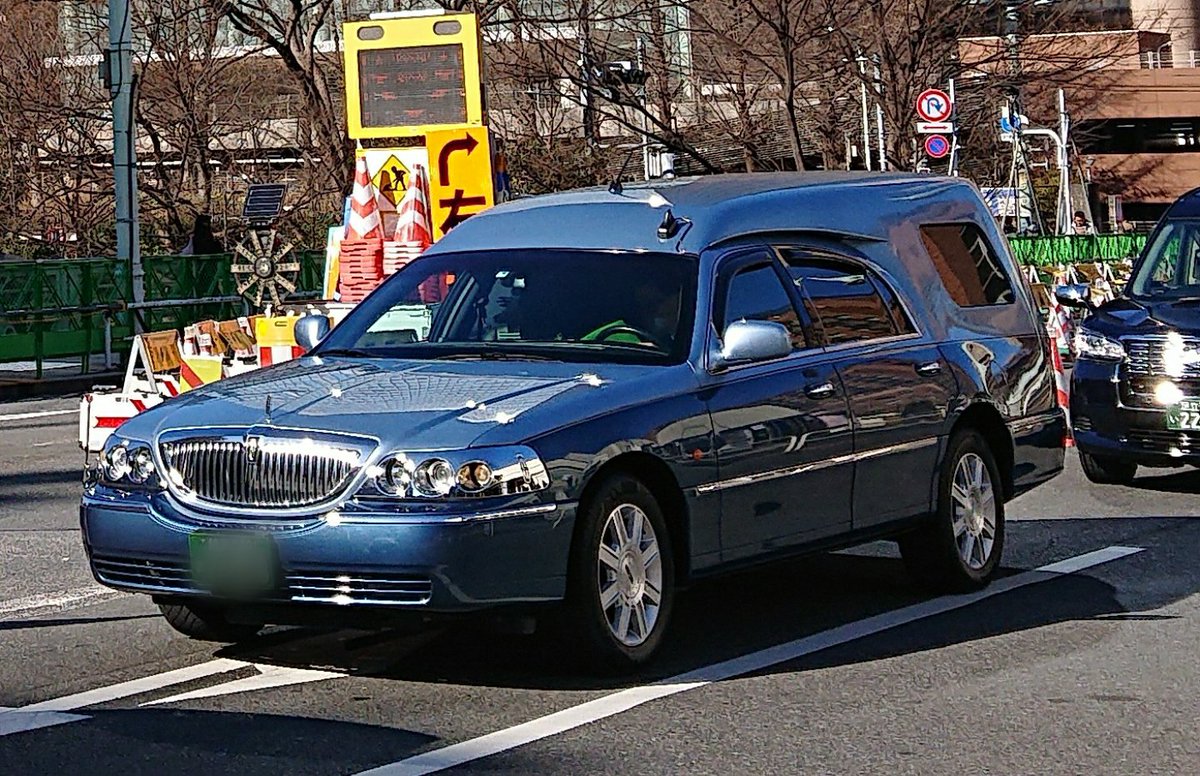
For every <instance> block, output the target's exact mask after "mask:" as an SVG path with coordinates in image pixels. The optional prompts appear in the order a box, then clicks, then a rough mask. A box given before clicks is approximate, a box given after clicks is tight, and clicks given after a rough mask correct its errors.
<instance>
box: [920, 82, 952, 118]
mask: <svg viewBox="0 0 1200 776" xmlns="http://www.w3.org/2000/svg"><path fill="white" fill-rule="evenodd" d="M953 112H954V103H952V102H950V95H948V94H946V93H945V92H943V91H942V90H941V89H926V90H925V91H923V92H921V96H919V97H917V115H918V116H920V117H921V118H923V119H925V120H926V121H945V120H946V119H948V118H950V114H951V113H953Z"/></svg>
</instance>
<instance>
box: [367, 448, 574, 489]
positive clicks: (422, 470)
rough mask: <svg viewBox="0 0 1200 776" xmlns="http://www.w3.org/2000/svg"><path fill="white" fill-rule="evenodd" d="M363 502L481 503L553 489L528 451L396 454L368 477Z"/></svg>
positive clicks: (543, 470)
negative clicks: (443, 500) (449, 500)
mask: <svg viewBox="0 0 1200 776" xmlns="http://www.w3.org/2000/svg"><path fill="white" fill-rule="evenodd" d="M370 475H371V479H370V481H369V482H368V484H367V486H366V488H365V489H364V491H363V492H362V493H361V495H364V496H387V497H391V498H420V499H434V498H468V497H469V498H483V497H488V496H509V495H513V494H516V493H532V492H535V491H539V490H544V489H545V488H547V487H549V485H550V476H549V474H547V472H546V467H545V466H544V465H543V464H542V462H541V460H540V459H539V458H538V457H537V454H536V453H534V452H533V451H532V450H530V449H529V448H527V447H496V448H486V449H481V450H464V451H461V452H445V453H437V454H424V455H422V454H419V453H393V454H392V455H389V456H386V457H385V458H384V459H383V460H382V461H380V463H379V464H378V465H377V466H374V467H372V469H371V471H370Z"/></svg>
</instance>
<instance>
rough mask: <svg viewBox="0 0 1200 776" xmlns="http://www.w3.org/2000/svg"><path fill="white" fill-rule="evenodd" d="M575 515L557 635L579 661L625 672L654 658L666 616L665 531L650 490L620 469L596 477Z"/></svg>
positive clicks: (669, 569) (669, 588) (671, 589)
mask: <svg viewBox="0 0 1200 776" xmlns="http://www.w3.org/2000/svg"><path fill="white" fill-rule="evenodd" d="M578 519H579V521H580V523H579V525H578V530H577V533H576V535H575V542H574V545H573V546H572V548H571V564H570V573H569V578H568V582H567V609H566V611H565V612H564V614H565V615H566V616H565V622H564V625H566V630H565V632H564V633H563V634H562V636H563V637H564V641H565V643H566V644H568V645H569V646H570V649H572V650H579V649H580V648H582V651H583V653H584V655H583V657H584V658H585V660H586V661H587V663H586V664H585V666H584V667H585V668H596V667H599V668H601V669H602V670H605V671H628V670H630V669H632V668H634V667H636V666H639V665H642V664H644V663H646V662H648V661H649V660H650V659H651V657H653V655H654V653H655V652H656V651H657V650H658V647H659V645H660V644H661V643H662V640H663V634H664V632H665V631H666V630H667V625H668V623H669V622H670V619H671V610H672V608H673V606H674V602H675V564H674V555H673V554H672V547H671V534H670V532H669V531H668V529H667V522H666V519H665V518H664V517H663V514H662V510H661V508H660V507H659V505H658V501H657V500H656V499H655V498H654V494H652V493H651V492H650V490H649V489H648V488H647V487H646V486H645V485H644V484H642V482H641V481H640V480H637V479H635V478H633V477H630V476H628V475H624V474H621V475H616V476H613V477H610V478H608V479H606V480H605V481H604V482H602V483H600V485H599V487H598V488H597V490H596V492H595V493H593V494H592V496H591V497H590V498H589V499H588V500H587V503H585V504H583V505H582V507H581V510H580V513H579V518H578Z"/></svg>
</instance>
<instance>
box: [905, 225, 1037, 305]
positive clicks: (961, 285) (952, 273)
mask: <svg viewBox="0 0 1200 776" xmlns="http://www.w3.org/2000/svg"><path fill="white" fill-rule="evenodd" d="M921 239H922V240H923V241H924V242H925V249H926V250H927V251H929V256H930V258H932V259H933V266H935V267H936V268H937V271H938V275H940V276H941V278H942V283H943V284H944V285H945V286H946V290H947V291H949V292H950V298H951V299H953V300H954V301H955V303H956V304H957V305H958V306H959V307H978V306H980V305H989V304H1009V303H1010V302H1012V301H1013V300H1014V299H1015V296H1014V294H1013V287H1012V282H1011V281H1010V280H1009V278H1008V275H1007V274H1006V273H1005V272H1004V267H1003V266H1001V264H1000V255H999V254H998V253H997V252H996V249H995V248H994V247H992V245H991V243H989V242H988V241H987V238H986V237H984V235H983V232H982V231H980V229H979V227H977V226H975V225H974V224H940V225H936V226H922V227H921Z"/></svg>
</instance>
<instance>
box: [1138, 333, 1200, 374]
mask: <svg viewBox="0 0 1200 776" xmlns="http://www.w3.org/2000/svg"><path fill="white" fill-rule="evenodd" d="M1173 339H1174V338H1173V337H1172V338H1168V337H1165V336H1154V337H1125V338H1123V340H1122V342H1123V344H1124V345H1125V353H1126V361H1125V368H1126V370H1127V371H1128V372H1129V374H1131V375H1144V376H1148V377H1176V378H1188V377H1193V378H1200V337H1179V339H1178V340H1176V341H1175V342H1172V340H1173ZM1181 345H1182V347H1180V346H1181ZM1169 361H1170V362H1171V363H1168V362H1169Z"/></svg>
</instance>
